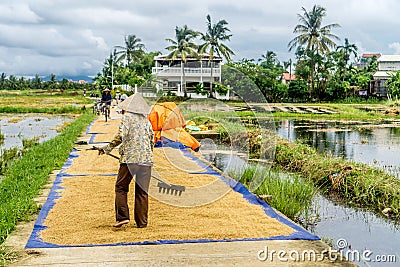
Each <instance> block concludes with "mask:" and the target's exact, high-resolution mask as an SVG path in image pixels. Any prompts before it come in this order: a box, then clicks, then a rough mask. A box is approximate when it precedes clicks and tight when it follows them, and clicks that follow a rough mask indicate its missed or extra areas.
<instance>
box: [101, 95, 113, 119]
mask: <svg viewBox="0 0 400 267" xmlns="http://www.w3.org/2000/svg"><path fill="white" fill-rule="evenodd" d="M111 101H112V96H111V93H110V89H108V88H106V89H104V90H103V92H102V96H101V103H102V104H103V108H102V110H103V113H104V109H105V108H107V109H108V117H109V118H110V106H111Z"/></svg>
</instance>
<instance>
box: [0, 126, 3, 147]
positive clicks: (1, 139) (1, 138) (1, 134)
mask: <svg viewBox="0 0 400 267" xmlns="http://www.w3.org/2000/svg"><path fill="white" fill-rule="evenodd" d="M2 144H4V134H3V133H2V132H1V129H0V145H2Z"/></svg>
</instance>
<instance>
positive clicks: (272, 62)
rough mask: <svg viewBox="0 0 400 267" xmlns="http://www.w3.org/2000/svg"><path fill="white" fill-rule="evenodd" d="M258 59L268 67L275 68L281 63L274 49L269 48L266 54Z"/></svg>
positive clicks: (262, 64)
mask: <svg viewBox="0 0 400 267" xmlns="http://www.w3.org/2000/svg"><path fill="white" fill-rule="evenodd" d="M258 61H259V62H261V66H263V67H266V68H273V67H275V66H276V65H278V64H279V60H278V58H277V56H276V53H275V52H274V51H269V50H267V52H266V53H265V55H261V58H260V59H258Z"/></svg>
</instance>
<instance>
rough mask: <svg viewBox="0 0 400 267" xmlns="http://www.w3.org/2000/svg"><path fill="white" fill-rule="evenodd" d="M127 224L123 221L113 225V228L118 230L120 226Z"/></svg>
mask: <svg viewBox="0 0 400 267" xmlns="http://www.w3.org/2000/svg"><path fill="white" fill-rule="evenodd" d="M127 223H129V220H123V221H120V222H117V223H116V224H114V225H113V227H115V228H120V227H121V226H122V225H124V224H127Z"/></svg>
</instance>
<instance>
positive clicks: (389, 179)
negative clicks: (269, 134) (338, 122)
mask: <svg viewBox="0 0 400 267" xmlns="http://www.w3.org/2000/svg"><path fill="white" fill-rule="evenodd" d="M275 163H276V164H278V165H279V166H281V167H282V168H284V169H285V170H287V171H290V172H295V173H299V174H301V175H302V177H305V178H307V179H309V180H310V181H312V182H314V183H315V184H316V185H317V186H319V187H321V188H322V189H326V190H328V191H329V192H330V193H334V194H336V195H337V196H340V197H342V198H343V199H345V200H346V201H347V202H348V203H352V204H354V205H360V206H363V207H368V208H370V209H371V210H374V211H376V212H377V213H378V214H381V211H382V210H383V209H385V208H390V209H391V216H392V217H393V218H397V219H398V218H400V180H399V179H397V178H396V177H394V176H391V175H388V174H386V173H385V172H384V171H382V170H380V169H378V168H374V167H371V166H368V165H366V164H362V163H354V162H349V161H346V160H343V159H341V158H335V157H333V156H329V155H321V154H318V152H317V151H316V150H315V149H314V148H311V147H309V146H307V145H303V144H293V143H289V142H288V141H284V140H279V142H278V145H277V148H276V155H275Z"/></svg>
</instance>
